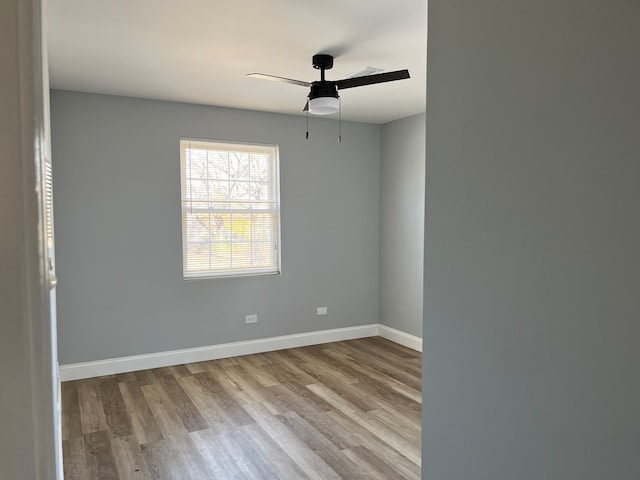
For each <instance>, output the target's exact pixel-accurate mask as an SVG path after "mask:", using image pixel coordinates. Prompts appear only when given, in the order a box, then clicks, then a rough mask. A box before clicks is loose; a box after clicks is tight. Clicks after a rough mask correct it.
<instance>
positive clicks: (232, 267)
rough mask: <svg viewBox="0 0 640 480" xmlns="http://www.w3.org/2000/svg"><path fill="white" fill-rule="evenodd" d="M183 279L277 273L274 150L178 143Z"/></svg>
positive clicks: (201, 142) (277, 200)
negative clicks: (180, 180) (180, 179)
mask: <svg viewBox="0 0 640 480" xmlns="http://www.w3.org/2000/svg"><path fill="white" fill-rule="evenodd" d="M180 166H181V177H182V253H183V261H182V264H183V275H184V278H185V279H192V278H210V277H224V276H239V275H267V274H277V273H280V192H279V178H278V175H279V173H278V147H277V146H274V145H250V144H249V145H247V144H239V143H220V142H213V141H204V140H193V139H180Z"/></svg>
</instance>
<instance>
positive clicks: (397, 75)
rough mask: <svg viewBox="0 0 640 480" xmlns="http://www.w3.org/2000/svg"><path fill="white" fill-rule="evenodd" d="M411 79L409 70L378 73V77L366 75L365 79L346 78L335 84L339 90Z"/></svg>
mask: <svg viewBox="0 0 640 480" xmlns="http://www.w3.org/2000/svg"><path fill="white" fill-rule="evenodd" d="M405 78H410V77H409V70H396V71H395V72H386V73H378V74H376V75H365V76H364V77H355V78H345V79H342V80H337V81H335V82H333V83H334V84H335V86H336V87H338V89H339V90H344V89H345V88H352V87H362V86H364V85H373V84H375V83H384V82H393V81H394V80H404V79H405Z"/></svg>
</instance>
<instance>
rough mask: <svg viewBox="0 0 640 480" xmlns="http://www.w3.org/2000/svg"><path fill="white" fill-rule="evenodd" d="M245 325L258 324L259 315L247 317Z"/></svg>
mask: <svg viewBox="0 0 640 480" xmlns="http://www.w3.org/2000/svg"><path fill="white" fill-rule="evenodd" d="M244 323H258V315H246V316H245V317H244Z"/></svg>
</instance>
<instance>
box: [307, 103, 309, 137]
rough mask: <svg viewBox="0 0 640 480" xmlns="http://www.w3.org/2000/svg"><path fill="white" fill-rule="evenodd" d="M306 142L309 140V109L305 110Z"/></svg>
mask: <svg viewBox="0 0 640 480" xmlns="http://www.w3.org/2000/svg"><path fill="white" fill-rule="evenodd" d="M307 140H309V109H308V108H307Z"/></svg>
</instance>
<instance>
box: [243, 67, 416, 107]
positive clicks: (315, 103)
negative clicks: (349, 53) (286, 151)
mask: <svg viewBox="0 0 640 480" xmlns="http://www.w3.org/2000/svg"><path fill="white" fill-rule="evenodd" d="M311 63H312V65H313V68H315V69H318V70H320V80H318V81H315V82H304V81H302V80H294V79H293V78H285V77H277V76H275V75H266V74H264V73H248V74H247V76H248V77H253V78H262V79H265V80H274V81H277V82H285V83H291V84H292V85H300V86H301V87H307V88H310V89H311V90H310V91H309V95H308V96H307V98H308V100H307V104H306V105H305V106H304V108H303V111H305V112H306V111H308V112H309V113H312V114H314V115H329V114H331V113H335V112H337V111H338V110H339V108H340V101H339V100H338V99H339V98H340V96H339V95H338V90H344V89H345V88H353V87H362V86H364V85H373V84H375V83H383V82H392V81H394V80H404V79H405V78H410V77H409V70H397V71H395V72H385V73H378V74H375V75H364V76H360V77H351V78H344V79H342V80H326V79H325V76H324V72H325V70H330V69H331V68H333V57H332V56H331V55H325V54H317V55H314V56H313V58H312V62H311Z"/></svg>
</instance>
